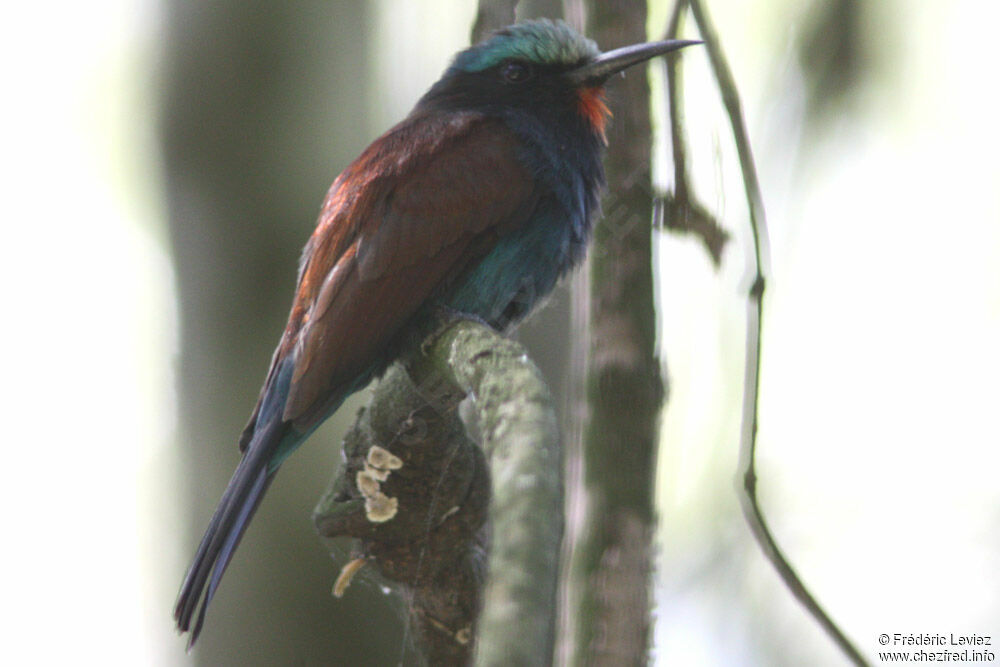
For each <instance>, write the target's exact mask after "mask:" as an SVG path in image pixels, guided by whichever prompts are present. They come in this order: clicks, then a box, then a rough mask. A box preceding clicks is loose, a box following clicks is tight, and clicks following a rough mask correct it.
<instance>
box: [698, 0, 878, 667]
mask: <svg viewBox="0 0 1000 667" xmlns="http://www.w3.org/2000/svg"><path fill="white" fill-rule="evenodd" d="M681 1H682V2H683V1H684V0H681ZM687 1H688V3H689V5H690V7H691V12H692V14H693V15H694V19H695V22H696V23H697V24H698V31H699V32H700V33H701V38H702V39H703V40H704V42H705V48H706V49H707V51H708V57H709V61H710V63H711V66H712V71H713V72H714V74H715V78H716V81H717V82H718V84H719V91H720V93H721V95H722V101H723V104H724V105H725V107H726V111H727V113H728V115H729V121H730V124H731V125H732V129H733V139H734V141H735V143H736V150H737V152H738V153H739V159H740V168H741V169H742V173H743V183H744V187H745V189H746V197H747V203H748V205H749V209H750V228H751V230H752V232H753V249H754V266H755V273H754V278H753V281H752V283H751V285H750V288H749V290H748V291H747V339H746V368H745V371H744V372H745V376H744V377H745V379H744V394H743V422H742V424H743V425H742V428H741V432H740V469H741V470H742V471H743V472H742V485H740V487H739V488H740V489H741V491H742V493H741V495H740V499H741V501H742V502H741V505H742V507H743V514H744V516H745V517H746V519H747V522H748V523H749V524H750V528H751V530H752V532H753V534H754V537H755V538H756V539H757V542H758V543H759V544H760V546H761V549H762V550H763V552H764V555H765V556H766V557H767V559H768V560H769V561H771V564H772V565H773V566H774V568H775V569H776V570H777V571H778V574H779V575H780V576H781V578H782V580H783V581H784V582H785V585H786V586H787V587H788V589H789V590H790V591H791V592H792V594H793V595H795V597H796V598H797V599H798V600H799V602H801V603H802V604H803V605H804V606H805V608H806V609H808V610H809V613H810V614H812V616H813V618H815V619H816V621H817V622H818V623H819V624H820V626H821V627H822V628H823V629H824V630H825V631H826V632H827V634H828V635H829V636H830V638H831V639H833V641H834V642H835V643H836V644H837V646H838V647H840V649H841V650H842V651H843V652H844V654H845V655H846V656H847V657H848V658H849V659H850V660H851V661H852V662H853V663H854V664H856V665H867V664H868V661H867V660H866V659H865V658H864V657H863V656H862V655H861V653H860V652H859V651H858V649H857V648H856V647H855V646H854V644H853V643H852V642H851V640H850V639H848V638H847V636H846V635H845V634H844V633H843V632H842V631H841V630H840V628H839V627H838V626H837V624H836V623H834V621H833V620H832V619H831V618H830V616H829V615H828V614H827V613H826V611H825V610H824V609H823V608H822V607H821V606H820V604H819V603H818V602H817V601H816V599H815V598H814V597H813V596H812V594H811V593H810V592H809V590H808V589H807V588H806V586H805V584H803V583H802V580H801V579H800V578H799V576H798V575H797V574H796V573H795V570H794V569H792V566H791V565H790V564H789V562H788V559H787V558H786V557H785V555H784V554H783V553H782V551H781V549H779V548H778V545H777V543H776V542H775V540H774V536H773V535H772V534H771V531H770V529H769V528H768V526H767V522H766V521H765V520H764V515H763V513H762V512H761V509H760V503H759V502H758V500H757V472H756V466H755V458H756V448H757V419H758V407H759V405H758V404H759V395H760V350H761V327H762V326H763V315H764V299H763V297H764V286H765V282H766V276H768V275H769V274H770V261H769V260H770V258H769V256H768V245H767V221H766V219H765V216H764V202H763V197H762V196H761V192H760V183H759V181H758V178H757V168H756V166H755V164H754V161H753V155H752V154H751V150H750V140H749V138H748V135H747V130H746V122H745V120H744V117H743V111H742V105H741V103H740V98H739V93H738V91H737V88H736V83H735V82H734V80H733V75H732V72H731V71H730V70H729V65H728V64H727V63H726V60H725V57H724V56H723V54H722V48H721V46H720V45H719V39H718V36H717V35H716V33H715V28H714V27H713V26H712V24H711V22H710V21H709V18H708V15H707V13H706V11H705V9H704V7H703V6H702V3H701V1H700V0H687Z"/></svg>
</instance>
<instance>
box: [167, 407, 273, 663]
mask: <svg viewBox="0 0 1000 667" xmlns="http://www.w3.org/2000/svg"><path fill="white" fill-rule="evenodd" d="M262 426H263V428H261V429H259V430H258V431H257V432H256V433H254V437H253V440H252V441H251V443H250V445H249V446H248V447H247V449H246V452H245V453H244V455H243V459H242V460H241V461H240V464H239V466H237V468H236V472H234V473H233V477H232V479H230V480H229V485H228V486H227V487H226V490H225V492H223V494H222V500H220V501H219V506H218V507H217V508H216V510H215V514H214V515H213V516H212V520H211V522H210V523H209V524H208V529H207V530H206V531H205V536H204V537H202V538H201V544H200V545H198V551H197V553H196V554H195V556H194V561H193V562H192V563H191V567H190V568H188V571H187V576H185V577H184V583H183V584H182V585H181V590H180V593H179V594H178V596H177V604H176V606H175V607H174V620H175V621H176V622H177V629H178V630H179V631H181V632H188V631H190V633H191V634H190V637H189V638H188V648H191V647H192V646H193V645H194V643H195V641H197V639H198V635H199V633H200V632H201V626H202V624H203V623H204V622H205V611H206V610H207V609H208V604H209V603H210V602H211V601H212V596H213V595H215V590H216V589H217V588H218V586H219V582H220V581H221V580H222V575H223V573H224V572H225V571H226V566H227V565H229V561H230V559H231V558H232V557H233V552H234V551H235V550H236V547H237V546H238V545H239V543H240V539H241V538H242V537H243V533H244V532H245V531H246V529H247V526H248V525H249V524H250V519H251V518H252V517H253V515H254V512H256V511H257V506H258V505H259V504H260V501H261V499H262V498H263V497H264V492H265V491H267V487H268V486H269V485H270V483H271V479H272V478H273V477H274V474H275V472H277V467H276V466H275V465H274V463H273V460H274V454H275V451H276V450H277V449H278V448H279V446H280V445H281V444H282V441H283V440H284V439H285V438H286V436H288V435H289V425H288V424H287V423H283V422H282V421H281V420H280V419H275V420H271V423H270V424H267V425H262ZM206 586H207V589H206ZM203 592H204V595H202V593H203ZM199 603H200V604H199ZM196 611H197V618H195V612H196ZM192 618H195V621H194V626H193V627H192V626H191V619H192Z"/></svg>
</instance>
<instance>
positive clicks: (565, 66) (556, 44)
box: [424, 19, 698, 137]
mask: <svg viewBox="0 0 1000 667" xmlns="http://www.w3.org/2000/svg"><path fill="white" fill-rule="evenodd" d="M697 43H698V42H693V41H684V40H670V41H665V42H650V43H645V44H635V45H633V46H626V47H623V48H620V49H615V50H614V51H609V52H608V53H601V51H600V49H598V48H597V44H595V43H594V42H593V40H590V39H587V38H586V37H584V36H583V35H581V34H580V33H578V32H577V31H576V30H574V29H573V28H571V27H569V26H568V25H567V24H565V23H563V22H562V21H551V20H548V19H540V20H535V21H526V22H524V23H518V24H516V25H512V26H508V27H506V28H503V29H501V30H498V31H497V32H495V33H493V35H492V36H491V37H489V38H488V39H486V40H485V41H483V42H481V43H479V44H476V45H475V46H472V47H470V48H468V49H466V50H464V51H461V52H460V53H459V54H458V55H457V56H455V60H454V61H453V62H452V65H451V67H449V68H448V70H447V71H446V72H445V74H444V76H443V77H442V78H441V80H440V81H438V83H437V84H435V86H434V87H433V88H432V89H431V91H430V92H429V93H428V94H427V96H425V98H424V101H425V102H426V103H430V104H434V103H437V104H440V105H442V106H446V107H449V108H473V109H483V110H503V109H510V108H515V109H526V110H533V111H538V112H544V113H545V115H547V116H551V115H553V114H556V115H561V116H563V117H567V116H568V117H575V119H577V120H583V121H585V123H586V124H587V126H589V127H590V128H591V129H592V130H593V131H594V132H595V133H596V134H598V135H600V136H602V137H603V134H604V125H605V123H606V121H607V118H608V116H609V112H608V108H607V106H606V105H605V104H604V83H605V82H606V81H607V80H608V78H609V77H611V76H612V75H614V74H617V73H618V72H622V71H624V70H625V69H627V68H628V67H631V66H632V65H635V64H638V63H641V62H644V61H646V60H649V59H650V58H653V57H655V56H658V55H662V54H664V53H668V52H670V51H674V50H676V49H679V48H682V47H684V46H688V45H690V44H697Z"/></svg>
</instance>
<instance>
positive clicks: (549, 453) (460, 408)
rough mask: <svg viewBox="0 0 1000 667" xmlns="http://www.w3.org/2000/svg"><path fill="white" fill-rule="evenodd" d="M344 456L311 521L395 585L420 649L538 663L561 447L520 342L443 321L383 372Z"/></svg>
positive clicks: (460, 657)
mask: <svg viewBox="0 0 1000 667" xmlns="http://www.w3.org/2000/svg"><path fill="white" fill-rule="evenodd" d="M467 433H473V434H476V439H477V440H479V441H480V445H481V447H482V449H480V448H479V446H476V445H475V444H474V443H473V442H472V441H471V440H470V438H469V437H468V436H467V435H466V434H467ZM344 456H345V464H344V465H343V466H342V468H341V470H340V471H338V473H337V476H336V478H335V479H334V481H333V483H332V484H331V487H330V489H329V491H328V492H327V493H326V495H325V496H324V498H323V499H322V500H321V501H320V504H319V506H318V507H317V511H316V525H317V527H318V529H319V531H320V534H321V535H322V536H324V537H337V536H344V535H347V536H351V537H355V538H357V539H358V541H357V543H356V545H355V547H354V555H355V560H354V561H352V563H354V562H357V561H358V560H359V559H361V560H360V562H370V563H371V564H372V565H374V566H375V567H376V568H377V569H378V570H379V571H380V572H381V573H382V575H383V576H385V577H386V578H387V579H390V580H393V581H396V582H399V583H401V584H402V585H403V589H404V595H405V596H406V598H407V599H408V602H409V605H410V613H411V619H412V621H413V626H414V629H415V635H416V640H417V644H418V648H419V649H420V650H421V652H422V653H423V655H424V657H425V659H426V660H427V661H428V662H429V663H430V664H466V663H468V662H469V661H470V660H471V659H472V657H473V646H475V647H476V648H475V655H476V663H477V664H481V665H508V664H518V665H521V664H524V665H531V664H547V663H548V662H549V661H550V656H551V654H552V642H553V623H554V618H555V590H556V578H557V571H558V556H559V544H560V541H561V539H562V526H563V521H562V477H561V475H562V460H561V459H562V456H561V451H560V442H559V436H558V428H557V422H556V416H555V411H554V409H553V407H552V399H551V396H550V395H549V392H548V389H547V388H546V386H545V383H544V382H543V380H542V378H541V376H540V374H539V372H538V369H537V368H536V367H535V365H534V364H533V363H532V362H531V360H530V359H528V357H527V355H526V353H525V350H524V348H523V347H521V346H520V345H519V344H517V343H515V342H513V341H510V340H507V339H505V338H503V337H502V336H500V335H499V334H497V333H496V332H494V331H493V330H492V329H490V328H488V327H486V326H484V325H481V324H478V323H475V322H470V321H464V320H463V321H457V322H454V323H452V324H450V325H448V326H447V327H445V328H444V329H443V330H442V331H440V332H439V333H437V334H436V335H435V336H433V337H432V338H431V339H429V340H427V341H425V342H424V343H423V344H421V345H418V346H415V348H414V349H412V350H411V351H410V352H409V353H408V354H406V355H404V361H403V363H401V364H397V365H396V366H394V367H393V368H392V369H390V371H389V372H388V373H387V374H386V376H385V377H384V378H383V380H382V381H381V382H380V383H379V385H378V387H377V388H376V390H375V395H374V397H373V399H372V403H371V405H370V406H369V407H368V408H366V409H365V410H363V411H362V412H361V413H360V414H359V418H358V421H357V423H356V425H355V427H354V428H353V429H352V430H351V432H350V433H349V434H348V436H347V437H346V438H345V441H344ZM490 479H492V484H491V483H489V480H490ZM491 497H492V499H491ZM487 507H488V508H489V509H488V511H487ZM487 515H488V519H489V522H488V524H487V523H486V519H487ZM486 525H488V526H489V529H488V530H487V529H485V526H486ZM487 543H488V544H489V548H488V552H489V555H488V556H486V555H485V554H486V551H487ZM484 564H485V567H484ZM349 565H350V564H349ZM346 567H347V566H345V568H346ZM350 568H351V569H345V572H347V573H350V572H351V571H352V570H353V569H356V566H354V565H350ZM487 572H488V574H486V573H487ZM338 583H341V582H338ZM480 609H482V613H481V617H479V613H480V612H479V610H480ZM477 617H478V618H477Z"/></svg>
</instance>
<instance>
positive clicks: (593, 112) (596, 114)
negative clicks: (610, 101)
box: [576, 86, 611, 146]
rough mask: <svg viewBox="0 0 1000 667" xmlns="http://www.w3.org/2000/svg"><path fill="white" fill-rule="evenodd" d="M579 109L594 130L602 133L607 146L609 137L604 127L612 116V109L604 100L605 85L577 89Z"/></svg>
mask: <svg viewBox="0 0 1000 667" xmlns="http://www.w3.org/2000/svg"><path fill="white" fill-rule="evenodd" d="M576 95H577V103H578V105H579V106H578V107H577V108H578V109H579V111H580V115H581V116H583V117H584V118H586V119H587V122H588V123H590V126H591V127H592V128H594V132H596V133H597V134H599V135H600V137H601V141H603V142H604V145H605V146H606V145H607V144H608V137H607V135H605V134H604V128H605V126H606V125H607V124H608V119H609V118H611V110H610V109H608V105H607V104H606V103H605V102H604V87H603V86H596V87H594V88H580V89H578V90H577V91H576Z"/></svg>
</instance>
